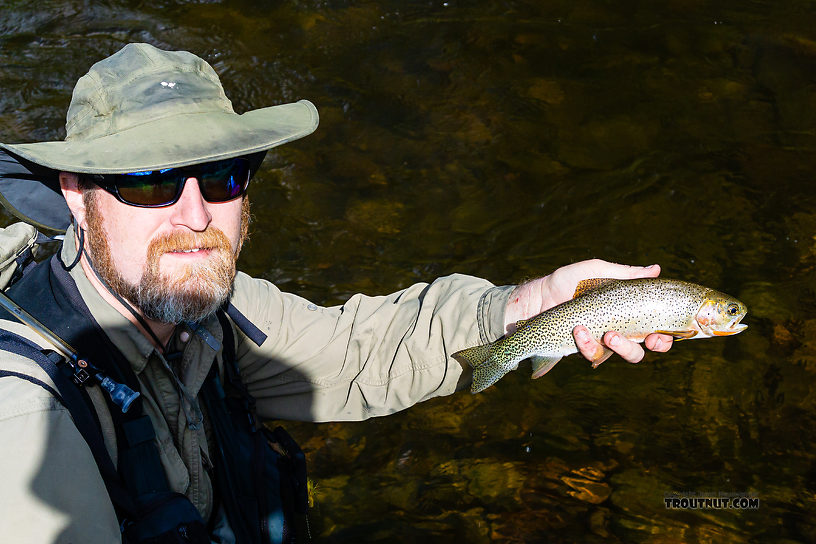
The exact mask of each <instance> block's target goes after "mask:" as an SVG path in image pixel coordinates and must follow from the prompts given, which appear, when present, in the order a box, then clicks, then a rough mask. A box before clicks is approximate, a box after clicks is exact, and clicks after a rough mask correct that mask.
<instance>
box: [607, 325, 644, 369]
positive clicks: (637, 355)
mask: <svg viewBox="0 0 816 544" xmlns="http://www.w3.org/2000/svg"><path fill="white" fill-rule="evenodd" d="M603 341H604V344H606V345H607V346H609V349H611V350H612V351H614V352H615V353H617V354H618V355H620V356H621V357H623V358H624V359H625V360H626V361H627V362H630V363H639V362H641V361H642V360H643V357H644V355H646V352H644V351H643V348H642V347H640V344H638V343H637V342H632V341H631V340H627V339H626V338H624V337H623V336H621V334H620V333H617V332H615V331H609V332H608V333H606V334H604V337H603Z"/></svg>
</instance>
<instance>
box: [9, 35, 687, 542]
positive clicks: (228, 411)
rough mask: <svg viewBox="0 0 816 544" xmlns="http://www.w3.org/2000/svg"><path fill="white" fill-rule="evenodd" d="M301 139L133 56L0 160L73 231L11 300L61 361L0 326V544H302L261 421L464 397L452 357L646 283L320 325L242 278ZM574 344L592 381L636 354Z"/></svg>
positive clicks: (441, 303) (49, 222)
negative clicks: (583, 294) (273, 187)
mask: <svg viewBox="0 0 816 544" xmlns="http://www.w3.org/2000/svg"><path fill="white" fill-rule="evenodd" d="M317 123H318V116H317V111H316V109H315V107H314V106H313V105H312V104H311V103H309V102H307V101H300V102H297V103H293V104H285V105H280V106H274V107H268V108H262V109H259V110H254V111H250V112H247V113H244V114H242V115H237V114H235V113H234V111H233V110H232V106H231V104H230V102H229V100H228V99H227V97H226V96H225V94H224V92H223V89H222V87H221V84H220V82H219V80H218V76H217V75H216V74H215V72H214V71H213V69H212V68H211V67H210V66H209V65H208V64H207V63H206V62H205V61H203V60H202V59H200V58H198V57H196V56H195V55H192V54H191V53H187V52H180V51H177V52H170V51H162V50H159V49H156V48H155V47H152V46H150V45H146V44H129V45H127V46H125V47H124V48H123V49H122V50H120V51H119V52H117V53H115V54H114V55H112V56H111V57H108V58H107V59H104V60H102V61H100V62H98V63H97V64H95V65H94V66H93V67H92V68H91V69H90V71H89V72H88V74H86V75H85V76H83V77H82V78H81V79H80V80H79V81H78V83H77V85H76V87H75V89H74V94H73V98H72V102H71V105H70V108H69V110H68V115H67V123H66V132H67V135H66V139H65V141H60V142H41V143H31V144H15V145H11V144H0V149H3V150H4V151H3V152H2V155H0V174H2V173H3V171H4V170H3V168H5V176H4V179H0V181H2V184H0V192H2V193H3V201H4V204H5V205H6V206H7V207H9V208H10V209H11V210H12V211H13V212H14V213H16V214H17V215H19V216H20V217H22V218H23V219H25V220H27V221H28V222H29V223H31V224H34V225H38V226H43V225H44V226H49V227H52V228H62V229H65V231H66V232H65V238H64V242H63V244H62V246H61V248H60V250H59V252H58V253H57V254H56V255H55V256H54V257H52V258H51V259H49V260H47V261H45V262H43V263H40V264H39V265H37V266H36V267H34V269H33V270H32V271H31V272H30V273H26V274H25V275H24V276H23V278H22V279H21V280H19V281H18V282H16V283H15V284H14V285H13V286H12V287H11V288H10V290H9V291H8V292H9V294H10V295H11V298H12V299H14V300H15V301H16V302H17V303H19V304H20V305H22V306H23V307H25V308H27V309H28V310H29V311H30V313H32V314H34V316H35V317H36V318H38V319H39V320H40V321H42V322H43V323H44V324H45V326H47V327H48V328H50V329H51V330H52V331H53V332H55V333H57V334H58V335H59V336H61V337H62V339H63V340H65V341H67V342H68V344H70V346H72V347H73V348H76V350H77V351H78V357H76V358H73V359H72V358H71V357H70V353H69V356H68V357H66V358H62V359H60V358H56V359H55V358H54V357H53V355H54V352H53V350H54V349H56V348H57V347H56V346H50V345H48V344H47V343H46V342H44V341H43V340H42V339H41V338H39V336H37V335H36V334H35V333H34V332H32V330H31V329H30V328H29V327H27V326H25V325H22V324H20V323H16V322H14V321H13V320H12V319H11V318H10V316H7V317H9V319H8V320H6V321H2V322H0V325H1V326H2V328H3V329H4V330H5V332H4V333H3V335H2V336H0V377H2V379H0V437H1V438H0V481H2V482H3V485H2V489H1V490H0V512H2V514H0V518H2V527H3V534H4V538H6V539H7V540H8V541H9V542H16V543H20V542H38V543H42V542H83V543H95V542H104V543H110V542H119V541H124V542H154V543H158V542H222V543H226V542H239V543H243V542H296V541H302V540H304V539H306V538H308V534H307V527H305V523H304V521H305V520H304V514H305V512H304V511H303V510H304V508H305V506H304V505H303V502H304V497H305V489H304V486H305V481H304V476H303V470H304V469H303V466H302V454H300V453H299V450H298V449H297V446H296V445H295V444H294V442H293V441H292V440H291V439H290V438H289V437H288V435H286V434H285V432H283V431H282V430H276V431H269V430H267V429H266V428H264V427H263V425H262V424H261V422H262V421H266V420H270V419H292V420H301V421H340V420H362V419H366V418H369V417H373V416H382V415H387V414H390V413H393V412H396V411H398V410H402V409H404V408H407V407H409V406H411V405H413V404H415V403H417V402H420V401H423V400H426V399H428V398H432V397H435V396H441V395H448V394H451V393H453V392H455V391H456V390H459V389H462V388H465V387H467V385H468V384H469V381H470V370H469V369H468V368H465V367H463V366H462V365H460V364H459V363H458V362H457V361H456V360H454V359H453V358H452V357H451V354H452V353H454V352H456V351H458V350H460V349H463V348H467V347H470V346H472V345H475V344H479V343H485V342H488V341H493V340H496V339H497V338H499V337H501V336H502V335H503V334H505V332H506V331H507V330H508V329H509V327H511V324H513V323H515V322H517V321H518V320H520V319H524V318H528V317H531V316H533V315H535V314H537V313H539V312H541V311H543V310H545V309H547V308H549V307H552V306H554V305H556V304H559V303H561V302H563V301H565V300H567V299H569V298H571V296H572V294H573V292H574V290H575V287H576V285H577V283H578V282H579V281H580V280H582V279H586V278H593V277H614V278H635V277H649V276H656V275H658V274H659V272H660V269H659V267H658V266H656V265H655V266H652V267H647V268H641V267H628V266H623V265H615V264H611V263H606V262H603V261H597V260H596V261H586V262H583V263H577V264H574V265H570V266H567V267H563V268H561V269H558V270H556V271H555V272H553V273H552V274H550V275H548V276H545V277H543V278H540V279H537V280H533V281H531V282H528V283H525V284H522V285H519V286H504V287H496V286H494V285H492V284H491V283H489V282H488V281H486V280H483V279H479V278H473V277H469V276H463V275H452V276H448V277H444V278H439V279H437V280H435V281H433V282H431V283H427V284H426V283H422V284H417V285H413V286H411V287H408V288H407V289H404V290H402V291H400V292H398V293H394V294H391V295H387V296H377V297H370V296H365V295H355V296H353V297H352V298H351V299H350V300H349V301H348V302H346V303H345V304H343V305H341V306H337V307H330V308H324V307H318V306H317V305H314V304H312V303H310V302H309V301H307V300H304V299H302V298H300V297H298V296H296V295H293V294H288V293H283V292H281V291H280V290H279V289H277V288H276V287H275V286H274V285H273V284H272V283H269V282H267V281H264V280H261V279H255V278H251V277H249V276H247V275H246V274H243V273H240V272H236V264H235V263H236V259H237V257H238V254H239V252H240V250H241V245H242V243H243V241H244V239H245V238H246V235H247V226H248V222H249V200H248V198H247V196H246V191H247V188H248V186H249V183H250V179H251V178H252V176H253V174H254V173H255V171H256V170H257V169H258V168H259V167H260V165H261V162H262V160H263V156H264V154H265V152H266V151H267V150H268V149H270V148H272V147H275V146H277V145H281V144H283V143H286V142H289V141H292V140H295V139H298V138H301V137H303V136H306V135H308V134H310V133H311V132H312V131H314V130H315V129H316V128H317ZM69 223H70V224H69ZM21 228H22V227H20V226H19V225H15V226H13V227H10V228H9V229H7V230H8V232H12V231H14V232H17V231H20V229H21ZM20 232H23V235H22V237H23V238H26V239H28V240H29V241H30V239H31V233H32V231H29V230H24V228H23V230H22V231H20ZM4 249H5V250H6V254H7V255H12V256H14V255H15V252H14V250H13V248H12V249H11V250H10V251H9V248H4ZM4 277H5V276H4ZM574 334H575V338H576V343H577V345H578V347H579V350H580V352H581V353H582V354H583V355H584V356H585V357H586V358H588V359H590V360H592V361H594V362H598V361H600V360H603V359H604V358H606V357H607V356H608V355H609V354H611V353H612V352H613V351H614V352H617V353H618V354H620V355H621V356H622V357H623V358H624V359H626V360H628V361H630V362H638V361H639V360H641V358H642V357H643V349H642V348H641V347H640V346H639V345H638V344H636V343H633V342H630V341H628V340H627V339H625V338H623V337H622V336H621V335H620V334H618V333H616V332H609V333H607V334H606V335H605V337H604V338H603V344H601V343H599V342H598V341H596V340H595V339H593V338H591V337H590V335H589V334H588V331H587V330H586V328H584V327H580V326H579V327H576V329H575V331H574ZM33 342H36V343H37V345H36V346H34V344H33ZM670 345H671V337H668V336H665V335H651V336H650V337H648V338H647V339H646V346H647V347H648V348H650V349H654V350H659V351H665V350H667V349H669V347H670ZM32 346H34V347H36V348H37V349H34V348H33V347H32ZM39 348H42V349H39ZM57 351H59V350H57ZM55 361H56V362H55ZM66 376H67V377H68V378H66ZM128 388H129V389H128ZM103 390H105V391H108V392H109V393H111V396H109V397H108V396H105V394H103ZM134 391H135V392H138V393H139V394H138V395H137V394H136V393H135V392H134ZM78 392H79V393H78ZM89 414H90V415H89ZM270 444H271V445H270ZM270 460H271V461H270Z"/></svg>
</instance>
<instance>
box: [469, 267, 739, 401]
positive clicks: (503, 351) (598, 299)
mask: <svg viewBox="0 0 816 544" xmlns="http://www.w3.org/2000/svg"><path fill="white" fill-rule="evenodd" d="M747 312H748V309H747V308H746V306H745V304H743V303H742V302H740V301H739V300H737V299H735V298H734V297H732V296H729V295H726V294H725V293H720V292H719V291H715V290H714V289H710V288H708V287H703V286H702V285H697V284H694V283H688V282H685V281H680V280H671V279H665V278H641V279H634V280H614V279H590V280H584V281H581V282H580V283H579V284H578V287H577V289H576V290H575V295H574V296H573V298H572V299H571V300H568V301H566V302H564V303H562V304H559V305H558V306H555V307H553V308H550V309H549V310H546V311H544V312H542V313H540V314H538V315H537V316H535V317H532V318H530V319H526V320H523V321H519V322H518V323H516V330H515V332H513V333H512V334H510V335H508V336H505V337H504V338H501V339H499V340H497V341H496V342H493V343H492V344H485V345H482V346H476V347H472V348H468V349H465V350H462V351H458V352H456V353H454V354H453V357H454V358H455V359H456V360H457V361H459V362H461V363H467V364H469V365H470V366H471V367H472V368H473V383H472V385H471V393H478V392H480V391H483V390H485V389H487V388H488V387H490V386H491V385H493V384H494V383H496V382H497V381H499V380H500V379H501V378H502V376H504V375H505V374H507V373H508V372H510V371H511V370H515V369H517V368H518V364H519V362H520V361H522V360H524V359H530V360H531V361H532V367H533V376H532V377H533V379H536V378H540V377H541V376H543V375H544V374H546V373H547V372H549V371H550V370H551V369H552V367H554V366H555V364H556V363H557V362H558V361H560V360H561V358H562V357H565V356H567V355H571V354H573V353H577V352H578V347H577V346H576V345H575V339H574V338H573V336H572V330H573V329H574V328H575V327H576V326H577V325H585V326H586V327H587V328H588V329H589V333H590V334H591V335H592V337H593V338H595V339H596V340H598V341H599V342H600V341H601V339H602V338H603V335H604V334H605V333H606V332H607V331H618V332H620V333H621V335H622V336H624V337H625V338H628V339H629V340H632V341H635V342H643V340H645V338H646V337H647V336H648V335H650V334H652V333H655V332H657V333H663V334H670V335H671V336H673V337H674V338H676V339H678V340H687V339H689V338H711V337H712V336H730V335H732V334H737V333H740V332H742V331H744V330H745V329H746V328H747V327H748V326H747V325H744V324H742V323H740V321H741V320H742V318H743V317H745V314H746V313H747ZM598 365H600V362H597V363H595V364H593V368H595V367H597V366H598Z"/></svg>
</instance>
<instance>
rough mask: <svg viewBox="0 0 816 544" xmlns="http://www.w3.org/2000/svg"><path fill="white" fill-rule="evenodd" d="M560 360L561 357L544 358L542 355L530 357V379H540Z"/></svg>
mask: <svg viewBox="0 0 816 544" xmlns="http://www.w3.org/2000/svg"><path fill="white" fill-rule="evenodd" d="M560 360H561V356H560V355H559V356H555V357H544V356H542V355H533V356H532V357H530V361H531V362H532V363H533V375H532V379H534V380H535V379H536V378H540V377H541V376H543V375H544V374H546V373H547V372H549V371H550V370H552V367H554V366H555V364H556V363H557V362H558V361H560Z"/></svg>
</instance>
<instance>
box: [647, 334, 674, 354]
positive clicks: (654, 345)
mask: <svg viewBox="0 0 816 544" xmlns="http://www.w3.org/2000/svg"><path fill="white" fill-rule="evenodd" d="M673 342H674V338H673V337H672V336H669V335H668V334H650V335H649V336H647V337H646V340H645V341H644V342H643V343H644V344H646V349H648V350H650V351H662V352H666V351H669V349H671V347H672V343H673Z"/></svg>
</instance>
